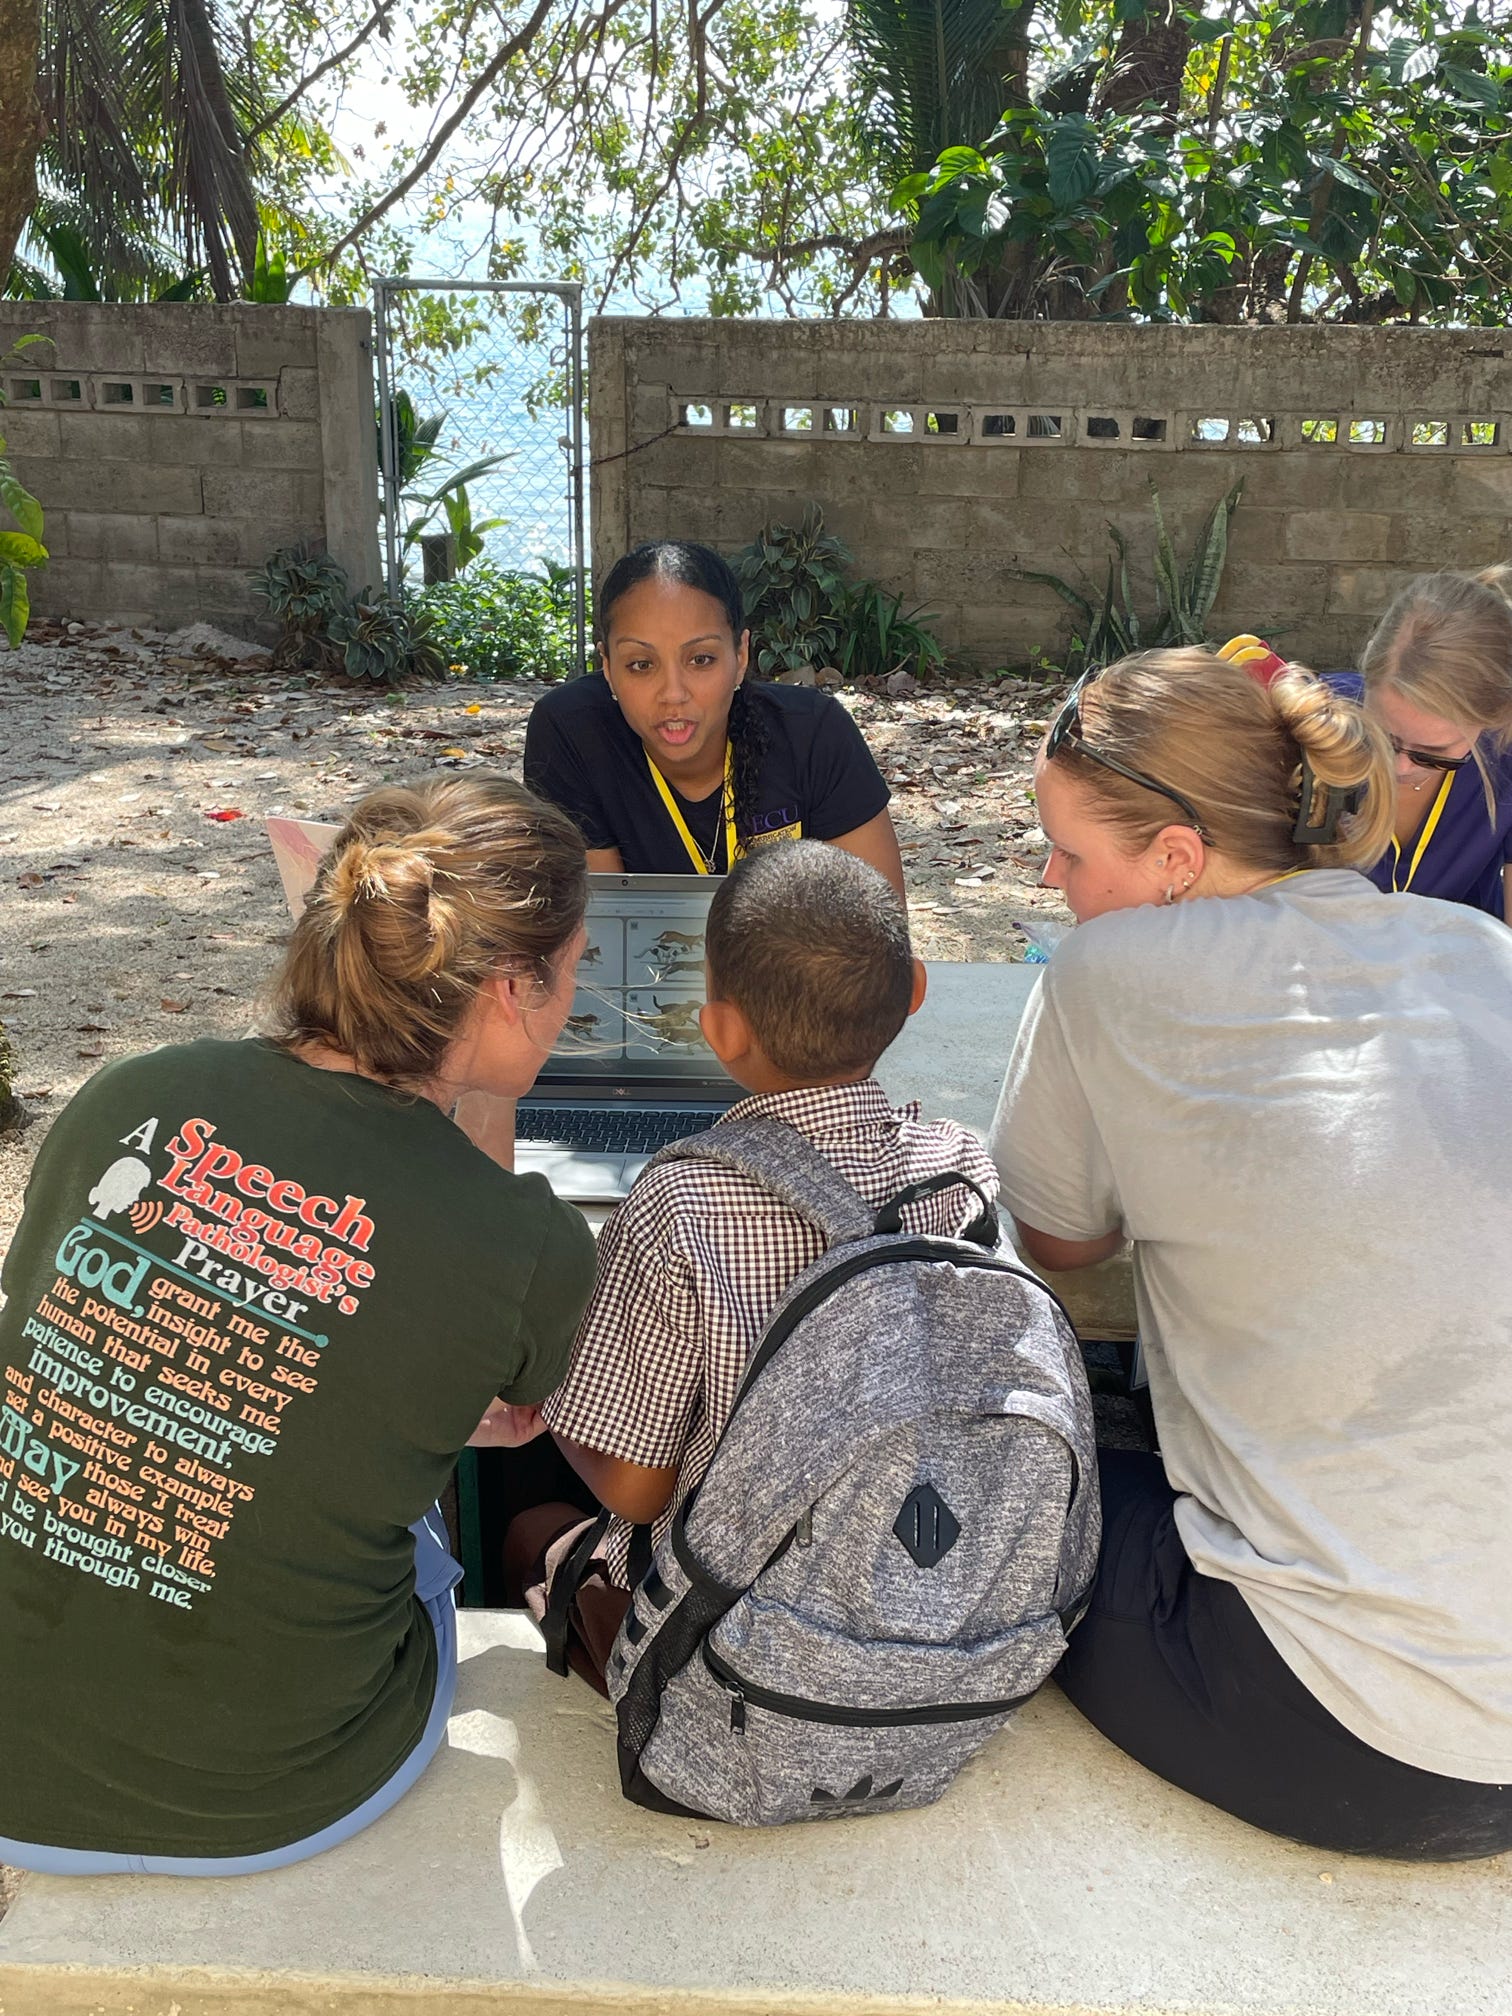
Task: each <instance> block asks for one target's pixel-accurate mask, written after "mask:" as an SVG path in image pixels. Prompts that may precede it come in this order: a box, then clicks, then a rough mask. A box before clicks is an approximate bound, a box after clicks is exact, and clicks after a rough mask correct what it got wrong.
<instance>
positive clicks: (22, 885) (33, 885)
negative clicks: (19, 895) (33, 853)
mask: <svg viewBox="0 0 1512 2016" xmlns="http://www.w3.org/2000/svg"><path fill="white" fill-rule="evenodd" d="M46 880H47V877H46V876H45V875H38V874H36V873H35V872H34V871H33V870H32V869H30V868H29V869H28V870H27V871H26V873H25V874H24V875H18V876H17V877H16V887H17V888H18V889H40V888H41V887H42V884H43V883H44V882H45V881H46Z"/></svg>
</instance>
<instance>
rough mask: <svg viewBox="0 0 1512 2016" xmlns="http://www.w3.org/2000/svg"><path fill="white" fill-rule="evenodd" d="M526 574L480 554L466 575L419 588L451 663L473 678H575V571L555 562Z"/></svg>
mask: <svg viewBox="0 0 1512 2016" xmlns="http://www.w3.org/2000/svg"><path fill="white" fill-rule="evenodd" d="M541 566H542V570H543V571H542V572H541V573H540V574H522V573H518V572H515V571H514V570H512V569H508V568H503V567H499V566H496V565H495V564H494V563H493V562H492V561H490V560H486V559H480V560H479V561H478V562H477V563H476V565H474V566H472V567H470V568H469V569H468V570H467V573H466V575H464V576H459V577H458V578H457V579H456V580H454V581H440V582H436V583H435V584H434V585H432V586H431V587H428V588H421V589H419V590H417V591H416V593H415V594H414V595H413V596H412V597H411V598H410V602H411V607H412V608H415V609H418V610H420V611H422V612H423V613H424V615H425V616H426V618H427V619H428V620H429V622H430V624H431V626H432V635H433V637H434V639H435V641H436V643H437V645H438V647H439V648H440V650H441V653H442V656H443V657H444V659H445V661H446V664H447V666H448V668H449V669H450V670H452V671H454V672H457V673H459V674H465V675H466V676H467V677H469V678H472V679H517V678H519V677H521V676H522V675H524V674H526V673H530V674H533V675H534V676H535V677H536V678H538V679H570V678H571V677H572V676H573V675H574V673H576V672H579V671H581V670H582V667H581V665H579V663H578V662H577V631H576V625H575V622H574V618H573V587H574V584H575V581H576V578H577V577H576V570H575V569H573V568H571V567H563V566H560V565H559V564H558V563H557V562H555V561H552V560H543V561H542V562H541Z"/></svg>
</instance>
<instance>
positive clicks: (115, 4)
mask: <svg viewBox="0 0 1512 2016" xmlns="http://www.w3.org/2000/svg"><path fill="white" fill-rule="evenodd" d="M8 4H13V0H0V6H3V5H8ZM299 13H300V10H299V9H298V8H296V7H294V6H292V5H290V4H288V0H275V6H274V8H273V10H272V11H271V12H270V13H268V14H266V15H262V16H259V15H256V14H254V13H251V12H249V13H247V14H246V15H245V16H244V15H243V14H242V13H241V12H240V11H233V9H232V6H231V4H230V0H41V5H40V10H39V29H40V60H39V65H38V76H37V87H36V95H37V99H38V102H39V105H40V108H41V117H40V118H39V119H38V121H37V123H36V127H35V131H34V133H33V134H32V153H33V156H34V159H33V161H32V163H31V167H32V170H33V173H34V176H35V181H36V185H37V198H36V202H35V205H34V207H33V208H32V210H31V214H30V217H29V220H28V221H27V225H26V229H25V232H24V235H21V237H20V242H19V247H18V245H17V242H16V238H17V233H16V231H15V229H9V230H8V229H7V220H6V219H5V218H4V217H3V216H0V271H3V270H4V269H5V268H7V267H11V274H12V277H11V287H10V291H11V292H13V293H20V294H26V295H30V296H33V297H44V296H62V297H63V298H65V299H69V300H107V301H109V300H182V299H187V298H190V297H191V296H193V295H196V294H199V293H209V294H213V295H214V296H215V298H217V299H219V300H229V299H231V298H233V297H235V296H237V295H241V296H243V297H245V298H248V299H253V300H259V299H261V300H281V299H284V298H286V297H287V292H288V286H287V279H286V275H285V272H284V265H283V251H282V245H281V242H280V243H279V244H278V245H277V246H275V242H274V241H275V240H276V241H284V240H288V241H290V242H292V243H293V244H295V245H296V246H297V245H298V244H299V243H300V242H301V240H302V239H303V237H304V236H305V235H306V233H307V229H308V226H307V224H306V223H305V220H304V219H303V218H302V216H301V214H300V203H301V200H302V198H303V197H304V194H305V192H306V191H307V189H308V186H309V183H310V181H311V179H312V178H313V177H314V176H315V175H316V174H318V173H323V172H329V171H330V170H331V169H332V168H333V167H334V166H335V155H334V151H333V149H332V147H331V144H330V141H329V138H328V136H327V134H326V132H325V129H324V127H323V126H322V125H321V124H320V122H319V121H318V120H315V121H314V122H311V121H310V119H309V118H308V117H307V116H304V115H303V114H302V113H301V110H300V107H299V102H298V101H299V96H300V90H299V87H298V86H297V85H296V88H295V91H294V95H293V97H292V98H289V97H288V94H287V93H286V92H285V89H284V87H285V85H286V84H288V83H289V81H290V79H291V78H292V77H293V76H294V74H295V72H294V59H293V54H292V52H293V51H295V50H297V49H299V48H300V47H301V45H302V43H303V42H304V41H305V40H306V39H307V37H308V35H309V32H310V28H311V25H312V21H313V17H310V18H308V19H306V20H305V21H304V22H303V24H301V22H300V20H299V19H298V18H297V17H298V15H299ZM11 222H12V223H13V224H18V223H19V222H20V219H19V218H17V219H13V220H11ZM13 258H14V260H15V263H14V266H13V267H12V265H11V262H12V259H13Z"/></svg>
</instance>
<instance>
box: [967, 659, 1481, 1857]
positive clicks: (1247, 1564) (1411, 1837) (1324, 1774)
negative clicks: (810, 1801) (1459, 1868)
mask: <svg viewBox="0 0 1512 2016" xmlns="http://www.w3.org/2000/svg"><path fill="white" fill-rule="evenodd" d="M1037 792H1038V804H1039V811H1040V816H1041V821H1042V823H1043V825H1044V828H1045V831H1046V833H1047V835H1048V836H1049V838H1050V841H1051V845H1052V852H1051V856H1050V861H1049V865H1048V867H1047V869H1046V875H1045V879H1046V881H1047V882H1048V883H1049V884H1050V885H1051V886H1052V887H1054V888H1058V889H1060V890H1062V891H1063V892H1064V894H1065V896H1066V900H1067V902H1068V903H1069V904H1070V906H1071V909H1072V910H1073V912H1074V913H1075V915H1076V917H1077V920H1078V925H1079V928H1078V929H1077V930H1075V931H1074V932H1072V933H1071V935H1070V937H1069V938H1067V939H1066V941H1065V942H1064V943H1063V944H1062V945H1061V946H1060V947H1059V948H1058V949H1057V951H1056V953H1055V955H1054V957H1053V959H1052V960H1051V962H1050V964H1049V965H1048V966H1047V968H1046V969H1045V973H1044V977H1043V978H1042V979H1041V981H1040V983H1039V987H1038V990H1037V992H1036V995H1035V997H1034V999H1033V1000H1032V1001H1031V1003H1030V1006H1029V1009H1028V1011H1027V1013H1026V1016H1025V1019H1024V1023H1023V1027H1022V1029H1021V1031H1020V1035H1019V1039H1018V1043H1017V1045H1016V1047H1015V1049H1014V1052H1013V1056H1012V1059H1011V1061H1010V1063H1009V1066H1008V1071H1007V1077H1006V1081H1005V1084H1004V1087H1003V1094H1002V1099H1001V1102H1000V1105H999V1109H998V1114H997V1119H996V1121H995V1123H994V1128H993V1134H992V1141H991V1147H992V1151H993V1155H994V1159H995V1161H996V1163H997V1166H998V1169H999V1171H1000V1173H1001V1177H1002V1188H1003V1196H1004V1198H1005V1199H1006V1201H1007V1203H1008V1205H1009V1208H1010V1209H1011V1211H1012V1213H1013V1216H1014V1219H1015V1221H1016V1223H1017V1226H1018V1231H1019V1236H1020V1239H1021V1242H1022V1244H1023V1246H1024V1248H1025V1250H1026V1251H1027V1252H1028V1253H1029V1255H1030V1256H1031V1257H1032V1258H1033V1259H1034V1260H1035V1261H1037V1262H1038V1263H1040V1264H1041V1265H1043V1266H1046V1267H1050V1268H1068V1267H1080V1266H1085V1265H1088V1264H1091V1263H1092V1262H1094V1261H1097V1260H1101V1259H1104V1258H1106V1257H1108V1256H1109V1255H1110V1254H1112V1253H1113V1252H1114V1251H1115V1250H1116V1249H1117V1248H1118V1247H1119V1246H1120V1245H1121V1244H1122V1242H1123V1241H1124V1240H1128V1241H1130V1242H1131V1243H1132V1247H1133V1266H1134V1276H1135V1285H1136V1290H1137V1295H1138V1305H1139V1323H1140V1335H1141V1338H1142V1341H1143V1344H1144V1349H1145V1356H1146V1361H1147V1364H1148V1367H1149V1375H1150V1391H1151V1399H1152V1402H1153V1406H1154V1415H1155V1424H1156V1428H1157V1431H1158V1436H1159V1442H1160V1455H1159V1456H1158V1457H1156V1456H1144V1455H1137V1454H1132V1453H1128V1452H1118V1451H1104V1452H1103V1453H1102V1457H1101V1471H1102V1486H1103V1533H1104V1540H1103V1555H1102V1564H1101V1569H1100V1573H1099V1577H1098V1582H1097V1585H1096V1588H1095V1590H1094V1593H1093V1598H1092V1602H1091V1606H1090V1608H1089V1610H1088V1612H1087V1614H1086V1616H1085V1618H1084V1619H1083V1621H1082V1622H1081V1624H1080V1625H1079V1626H1078V1628H1077V1630H1076V1631H1075V1633H1074V1634H1073V1635H1072V1639H1071V1644H1070V1650H1069V1651H1068V1653H1067V1655H1066V1658H1065V1661H1064V1663H1063V1665H1062V1668H1061V1678H1062V1684H1063V1686H1064V1688H1065V1691H1066V1693H1067V1694H1068V1695H1069V1696H1070V1698H1071V1700H1072V1701H1073V1702H1075V1704H1076V1705H1077V1706H1078V1707H1079V1708H1080V1709H1081V1711H1082V1712H1083V1713H1084V1714H1085V1715H1087V1716H1088V1717H1089V1719H1090V1720H1091V1721H1092V1722H1094V1723H1095V1724H1096V1726H1097V1727H1098V1728H1099V1729H1101V1730H1102V1731H1103V1732H1104V1733H1105V1734H1106V1735H1107V1736H1108V1737H1110V1738H1111V1739H1112V1741H1113V1742H1115V1743H1117V1744H1118V1745H1119V1746H1120V1747H1121V1748H1122V1749H1124V1750H1126V1751H1127V1752H1128V1753H1129V1754H1130V1755H1131V1756H1133V1757H1135V1758H1137V1759H1139V1760H1140V1761H1141V1762H1142V1763H1144V1764H1145V1765H1147V1766H1148V1767H1149V1768H1150V1769H1151V1770H1153V1771H1155V1772H1157V1773H1159V1774H1160V1776H1162V1777H1164V1778H1167V1779H1169V1780H1170V1781H1171V1782H1172V1783H1173V1784H1176V1785H1179V1786H1182V1787H1183V1788H1184V1789H1186V1790H1187V1791H1189V1792H1192V1793H1195V1794H1196V1795H1197V1796H1198V1797H1200V1798H1203V1799H1207V1800H1209V1801H1211V1802H1212V1803H1213V1804H1215V1805H1218V1806H1221V1807H1223V1808H1225V1809H1226V1810H1228V1811H1229V1812H1231V1813H1234V1814H1237V1815H1239V1816H1240V1817H1241V1818H1242V1819H1244V1820H1247V1821H1250V1822H1252V1823H1253V1824H1254V1825H1256V1826H1258V1827H1263V1828H1267V1829H1269V1830H1271V1831H1272V1832H1274V1833H1277V1834H1282V1835H1286V1836H1290V1837H1291V1838H1294V1839H1296V1840H1300V1841H1306V1842H1309V1843H1311V1844H1313V1845H1315V1846H1317V1847H1319V1848H1323V1849H1327V1850H1330V1851H1339V1852H1349V1851H1353V1852H1359V1853H1369V1854H1379V1855H1389V1856H1398V1857H1404V1858H1424V1859H1457V1858H1463V1857H1472V1856H1480V1855H1492V1854H1498V1853H1500V1852H1502V1851H1503V1850H1505V1849H1507V1848H1512V1578H1509V1577H1508V1574H1507V1545H1508V1542H1507V1535H1508V1531H1509V1528H1512V1484H1509V1479H1512V1425H1509V1422H1508V1416H1507V1410H1506V1407H1505V1404H1504V1394H1503V1391H1502V1388H1503V1385H1504V1381H1505V1367H1506V1359H1507V1340H1508V1337H1509V1336H1512V1269H1509V1267H1508V1264H1507V1261H1508V1251H1509V1248H1508V1234H1507V1224H1508V1219H1507V1212H1508V1199H1509V1198H1512V934H1509V933H1508V932H1507V931H1506V930H1505V928H1504V927H1503V926H1502V925H1500V924H1497V923H1495V922H1493V921H1492V920H1491V919H1490V918H1488V917H1486V916H1484V915H1482V914H1480V913H1479V912H1478V911H1476V910H1474V909H1469V908H1465V907H1463V906H1460V905H1454V904H1448V903H1439V902H1417V903H1400V902H1398V901H1396V900H1395V899H1394V898H1393V897H1391V896H1389V895H1385V894H1383V893H1381V892H1380V891H1379V890H1378V889H1376V888H1374V887H1372V885H1371V884H1370V882H1369V881H1368V880H1367V879H1366V878H1365V877H1364V876H1363V875H1361V874H1359V873H1357V872H1356V870H1357V869H1358V868H1360V867H1362V866H1368V865H1369V864H1370V863H1372V862H1374V861H1375V860H1376V859H1377V858H1378V856H1379V854H1380V852H1381V848H1382V845H1383V842H1384V839H1385V836H1386V835H1387V834H1388V833H1389V831H1390V829H1391V823H1392V820H1393V817H1394V813H1395V799H1396V791H1395V782H1394V777H1393V766H1392V751H1391V748H1390V745H1389V744H1388V742H1387V740H1386V734H1385V731H1384V730H1383V729H1382V728H1381V727H1380V726H1378V725H1377V724H1376V722H1375V721H1374V719H1373V718H1372V716H1371V715H1370V714H1369V713H1368V712H1367V711H1365V710H1363V709H1361V708H1360V707H1358V706H1356V705H1355V704H1353V703H1352V702H1351V701H1349V700H1348V699H1346V698H1344V697H1343V696H1341V695H1339V694H1336V693H1335V692H1333V691H1332V690H1331V689H1330V688H1329V687H1328V686H1327V685H1326V684H1324V683H1323V682H1322V681H1321V680H1318V679H1315V678H1314V677H1313V676H1312V675H1311V674H1309V673H1306V672H1302V671H1300V670H1297V669H1290V670H1286V671H1283V672H1281V673H1280V674H1279V675H1278V676H1277V677H1276V678H1275V679H1274V681H1273V683H1272V684H1271V685H1270V686H1268V687H1267V686H1265V685H1262V684H1260V683H1258V682H1257V681H1256V680H1254V679H1253V678H1251V677H1250V676H1249V675H1248V674H1247V673H1246V672H1245V671H1244V670H1243V669H1242V668H1240V667H1238V666H1235V665H1231V664H1225V663H1224V662H1222V661H1221V660H1219V659H1218V658H1217V657H1215V656H1214V655H1212V654H1211V653H1209V652H1207V651H1205V650H1181V651H1163V652H1151V653H1147V654H1145V655H1144V656H1141V657H1135V658H1129V659H1125V660H1124V661H1123V662H1122V663H1121V664H1118V665H1115V666H1113V667H1111V668H1110V669H1109V670H1108V671H1106V672H1104V673H1103V674H1102V675H1101V676H1100V677H1098V678H1096V679H1094V680H1092V681H1090V682H1084V683H1083V685H1082V686H1080V687H1079V688H1078V689H1077V690H1076V691H1075V692H1074V693H1073V694H1072V696H1071V698H1070V699H1069V700H1068V701H1067V703H1066V706H1065V708H1064V709H1063V710H1062V713H1061V715H1060V717H1059V718H1058V719H1057V721H1056V722H1055V724H1054V726H1053V727H1052V728H1051V731H1050V733H1049V735H1048V737H1047V738H1046V742H1045V746H1044V748H1043V749H1042V751H1041V753H1040V756H1039V760H1038V765H1037Z"/></svg>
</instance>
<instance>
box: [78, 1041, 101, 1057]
mask: <svg viewBox="0 0 1512 2016" xmlns="http://www.w3.org/2000/svg"><path fill="white" fill-rule="evenodd" d="M79 1055H80V1056H81V1057H103V1056H104V1055H105V1052H104V1051H103V1050H102V1049H101V1048H100V1045H99V1044H98V1043H86V1044H82V1045H81V1046H80V1049H79Z"/></svg>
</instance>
